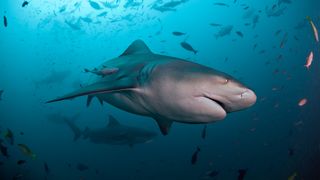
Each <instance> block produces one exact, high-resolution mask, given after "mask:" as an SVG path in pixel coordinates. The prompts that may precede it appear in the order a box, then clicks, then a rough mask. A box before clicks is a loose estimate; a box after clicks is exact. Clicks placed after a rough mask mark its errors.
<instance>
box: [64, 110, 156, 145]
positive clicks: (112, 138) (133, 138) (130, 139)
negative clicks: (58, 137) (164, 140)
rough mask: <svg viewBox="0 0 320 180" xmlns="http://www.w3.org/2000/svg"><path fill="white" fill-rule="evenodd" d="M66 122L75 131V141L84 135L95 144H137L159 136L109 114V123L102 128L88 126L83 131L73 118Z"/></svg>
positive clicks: (84, 137)
mask: <svg viewBox="0 0 320 180" xmlns="http://www.w3.org/2000/svg"><path fill="white" fill-rule="evenodd" d="M65 122H66V123H67V124H68V126H69V127H70V129H71V130H72V132H73V133H74V141H76V140H78V139H79V138H81V137H82V138H83V139H89V140H90V141H91V142H92V143H95V144H110V145H129V146H133V145H135V144H140V143H148V142H150V141H152V140H153V139H154V138H155V137H156V136H157V134H156V133H155V132H152V131H147V130H144V129H141V128H137V127H131V126H126V125H123V124H120V123H119V122H118V121H117V120H116V119H115V118H114V117H113V116H109V123H108V124H107V126H106V127H104V128H101V129H92V130H91V129H89V128H86V129H85V130H84V131H81V130H80V129H79V127H78V126H77V125H76V124H75V123H74V121H73V120H70V119H67V118H66V119H65Z"/></svg>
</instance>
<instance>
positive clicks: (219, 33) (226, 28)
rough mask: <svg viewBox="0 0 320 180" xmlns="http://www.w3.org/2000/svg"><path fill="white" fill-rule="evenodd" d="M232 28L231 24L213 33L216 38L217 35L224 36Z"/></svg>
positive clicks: (228, 33)
mask: <svg viewBox="0 0 320 180" xmlns="http://www.w3.org/2000/svg"><path fill="white" fill-rule="evenodd" d="M232 29H233V26H231V25H229V26H224V27H221V29H220V31H219V32H218V33H217V34H216V35H215V37H216V38H218V37H224V36H227V35H230V33H231V31H232Z"/></svg>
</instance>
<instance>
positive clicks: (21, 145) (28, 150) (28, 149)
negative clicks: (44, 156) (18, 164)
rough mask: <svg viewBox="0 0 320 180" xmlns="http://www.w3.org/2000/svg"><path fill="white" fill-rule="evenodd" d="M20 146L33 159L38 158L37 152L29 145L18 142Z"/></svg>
mask: <svg viewBox="0 0 320 180" xmlns="http://www.w3.org/2000/svg"><path fill="white" fill-rule="evenodd" d="M18 147H19V149H20V151H21V152H22V153H23V154H24V155H26V156H29V157H31V158H32V159H33V160H34V159H36V157H37V156H36V154H34V153H33V152H32V151H31V149H30V148H29V147H28V146H27V145H25V144H18Z"/></svg>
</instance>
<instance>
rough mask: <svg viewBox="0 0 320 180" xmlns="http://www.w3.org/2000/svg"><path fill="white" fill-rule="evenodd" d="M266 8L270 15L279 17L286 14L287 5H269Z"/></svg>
mask: <svg viewBox="0 0 320 180" xmlns="http://www.w3.org/2000/svg"><path fill="white" fill-rule="evenodd" d="M265 9H266V14H267V16H268V17H279V16H281V15H283V14H284V11H285V10H286V9H287V7H280V6H274V7H272V8H269V7H268V6H267V7H266V8H265Z"/></svg>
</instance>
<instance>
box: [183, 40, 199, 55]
mask: <svg viewBox="0 0 320 180" xmlns="http://www.w3.org/2000/svg"><path fill="white" fill-rule="evenodd" d="M180 45H181V47H183V48H184V49H185V50H187V51H191V52H193V53H194V54H197V52H198V51H197V50H195V49H193V47H192V46H191V45H190V44H189V43H187V42H181V43H180Z"/></svg>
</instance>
